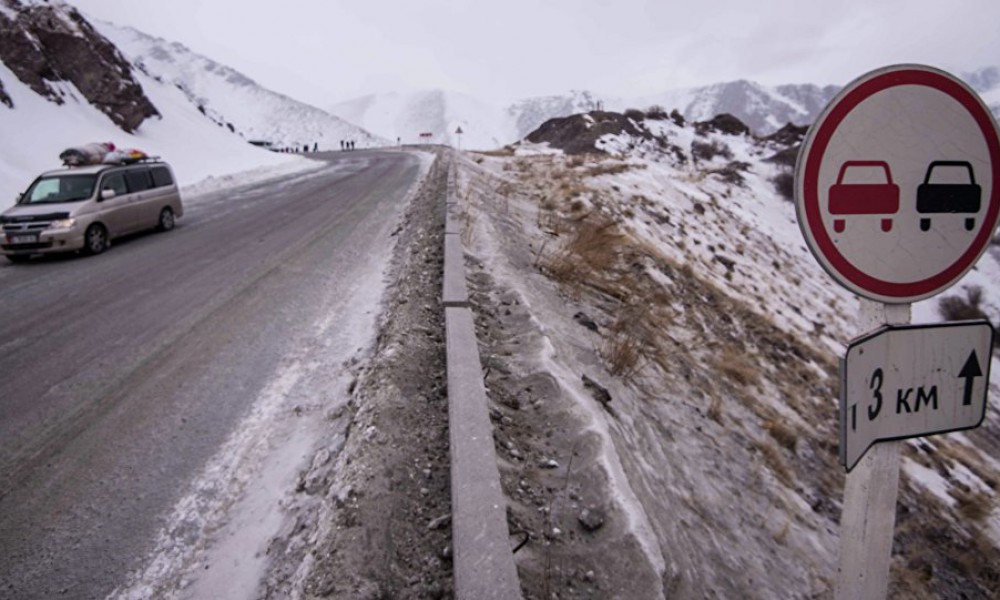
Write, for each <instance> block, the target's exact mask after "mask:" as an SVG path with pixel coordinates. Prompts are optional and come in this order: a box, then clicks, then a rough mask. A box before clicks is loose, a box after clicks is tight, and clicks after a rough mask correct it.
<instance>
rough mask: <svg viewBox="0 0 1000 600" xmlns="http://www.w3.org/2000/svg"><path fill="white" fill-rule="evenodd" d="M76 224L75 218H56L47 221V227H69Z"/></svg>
mask: <svg viewBox="0 0 1000 600" xmlns="http://www.w3.org/2000/svg"><path fill="white" fill-rule="evenodd" d="M73 225H76V219H56V220H55V221H52V222H51V223H49V229H69V228H70V227H72V226H73Z"/></svg>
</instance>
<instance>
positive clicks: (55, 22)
mask: <svg viewBox="0 0 1000 600" xmlns="http://www.w3.org/2000/svg"><path fill="white" fill-rule="evenodd" d="M0 61H2V62H3V63H4V64H5V65H7V66H8V68H10V70H11V71H12V72H13V73H14V75H15V76H16V77H17V78H18V79H19V80H20V81H21V82H23V83H25V84H27V85H28V86H30V87H31V89H32V90H34V91H35V92H36V93H38V94H39V95H41V96H43V97H45V98H47V99H48V100H49V101H51V102H54V103H56V104H62V103H64V102H65V101H66V100H67V95H68V94H70V93H71V92H70V91H68V90H67V89H66V88H65V87H63V86H61V85H60V84H61V83H62V82H68V83H71V84H72V85H73V86H74V87H75V88H76V89H77V90H78V91H79V92H80V94H82V95H83V97H84V98H85V99H86V100H87V101H88V102H89V103H90V104H91V105H93V106H94V107H96V108H97V109H99V110H100V111H101V112H102V113H104V114H105V115H107V116H108V118H110V119H111V120H112V121H113V122H114V123H115V124H116V125H118V127H120V128H121V129H122V130H124V131H126V132H132V131H135V130H136V129H137V128H138V127H139V125H140V124H142V122H143V121H145V120H146V119H148V118H149V117H152V116H157V115H159V112H158V111H157V109H156V107H155V106H153V103H152V102H150V100H149V99H148V98H147V97H146V95H145V93H144V92H143V90H142V87H141V86H140V85H139V84H138V83H137V82H136V80H135V78H134V77H133V74H132V66H131V65H130V64H129V62H128V61H127V60H126V59H125V58H124V57H123V56H122V55H121V53H120V52H118V50H117V49H116V48H115V46H114V45H113V44H112V43H111V42H109V41H108V40H107V38H105V37H104V36H102V35H101V34H100V33H98V32H97V31H95V30H94V28H93V27H91V26H90V24H89V23H88V22H87V20H86V19H84V18H83V16H81V15H80V13H79V12H78V11H77V10H76V9H75V8H73V7H71V6H68V5H66V4H62V3H55V4H49V3H42V2H34V1H23V2H22V1H19V0H0ZM0 102H3V103H4V104H6V105H7V107H8V108H13V101H12V100H11V98H10V96H9V95H8V94H7V93H6V92H4V90H3V82H0Z"/></svg>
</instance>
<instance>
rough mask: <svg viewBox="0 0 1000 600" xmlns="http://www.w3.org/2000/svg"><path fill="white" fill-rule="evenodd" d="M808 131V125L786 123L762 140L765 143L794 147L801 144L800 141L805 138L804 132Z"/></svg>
mask: <svg viewBox="0 0 1000 600" xmlns="http://www.w3.org/2000/svg"><path fill="white" fill-rule="evenodd" d="M808 131H809V126H808V125H795V124H794V123H786V124H785V126H784V127H782V128H781V129H779V130H777V131H775V132H774V133H772V134H771V135H768V136H764V137H763V138H761V139H763V140H764V141H766V142H775V143H777V144H782V145H784V146H794V145H796V144H801V143H802V140H803V139H805V137H806V132H808Z"/></svg>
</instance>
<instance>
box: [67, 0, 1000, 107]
mask: <svg viewBox="0 0 1000 600" xmlns="http://www.w3.org/2000/svg"><path fill="white" fill-rule="evenodd" d="M69 2H70V4H73V5H75V6H77V7H78V8H80V9H81V10H82V11H83V12H84V13H85V14H87V15H89V16H92V17H95V18H99V19H104V20H108V21H112V22H114V23H117V24H120V25H131V26H133V27H135V28H137V29H139V30H142V31H144V32H146V33H149V34H152V35H156V36H159V37H163V38H166V39H168V40H172V41H178V42H181V43H183V44H184V45H186V46H188V47H189V48H191V49H192V50H194V51H195V52H198V53H200V54H203V55H205V56H207V57H209V58H212V59H214V60H216V61H218V62H220V63H223V64H226V65H228V66H231V67H233V68H235V69H237V70H238V71H241V72H243V73H244V74H245V75H247V76H249V77H251V78H252V79H255V80H256V81H257V82H258V83H260V84H262V85H264V86H266V87H268V88H271V89H273V90H275V91H278V92H281V93H284V94H287V95H289V96H292V97H294V98H296V99H299V100H302V101H305V102H309V103H311V104H314V105H317V106H320V107H328V106H330V105H332V104H334V103H336V102H338V101H341V100H347V99H351V98H354V97H357V96H361V95H364V94H367V93H371V92H378V91H412V90H415V89H427V88H446V89H452V90H456V91H460V92H466V93H471V94H473V95H476V96H480V97H493V98H497V99H500V100H504V101H508V100H513V99H517V98H524V97H530V96H539V95H547V94H558V93H565V92H567V91H569V90H570V89H587V90H592V91H596V92H600V93H603V94H608V95H612V96H619V97H634V96H642V95H647V94H653V93H657V92H661V91H664V90H667V89H671V88H676V87H687V86H691V85H702V84H708V83H716V82H719V81H729V80H733V79H751V80H755V81H758V82H761V83H765V84H777V83H818V84H827V83H836V84H845V83H847V82H849V81H850V80H851V79H853V78H854V77H857V76H859V75H861V74H863V73H865V72H866V71H869V70H871V69H873V68H876V67H881V66H886V65H889V64H895V63H900V62H919V63H925V64H929V65H932V66H936V67H939V68H943V69H945V70H948V71H952V72H955V73H960V72H964V71H971V70H974V69H978V68H980V67H983V66H991V65H998V64H1000V32H998V26H1000V0H951V1H948V2H945V1H942V0H837V1H830V0H745V1H736V0H728V1H721V0H688V1H686V2H676V1H673V0H662V1H658V2H643V1H640V0H573V1H570V0H554V1H546V0H495V1H490V2H484V1H483V0H466V1H459V0H349V1H340V0H278V1H275V0H269V1H267V2H264V1H262V0H69Z"/></svg>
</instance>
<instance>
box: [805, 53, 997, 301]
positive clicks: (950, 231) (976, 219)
mask: <svg viewBox="0 0 1000 600" xmlns="http://www.w3.org/2000/svg"><path fill="white" fill-rule="evenodd" d="M795 184H796V210H797V212H798V217H799V226H800V227H801V228H802V232H803V235H804V236H805V238H806V241H807V243H808V245H809V248H810V250H812V252H813V254H814V255H815V256H816V258H817V260H818V261H819V262H820V264H821V265H823V267H824V268H825V269H826V270H827V272H829V273H830V274H831V275H832V276H833V277H834V278H835V279H837V280H838V281H839V282H840V283H841V284H843V285H844V286H845V287H847V288H848V289H850V290H851V291H853V292H855V293H857V294H859V295H862V296H865V297H867V298H871V299H873V300H877V301H881V302H889V303H908V302H914V301H916V300H920V299H923V298H927V297H930V296H933V295H934V294H937V293H938V292H940V291H942V290H944V289H946V288H947V287H949V286H950V285H952V284H953V283H955V281H957V280H958V279H959V278H960V277H961V276H962V275H964V274H965V272H966V271H967V270H968V269H970V268H971V267H972V265H973V264H974V263H975V262H976V260H977V259H978V258H979V256H980V255H981V254H982V253H983V251H985V249H986V247H987V246H988V245H989V242H990V239H991V238H992V235H993V232H994V231H995V230H996V227H997V222H998V218H1000V134H998V129H997V125H996V122H995V121H994V120H993V117H992V115H991V113H990V112H989V110H987V109H986V107H985V106H984V105H983V103H982V101H981V100H980V99H979V98H978V96H976V94H975V93H974V92H972V91H971V90H970V89H969V88H968V87H967V86H965V84H964V83H962V82H960V81H959V80H957V79H955V78H953V77H952V76H950V75H948V74H946V73H944V72H941V71H938V70H936V69H932V68H930V67H923V66H917V65H903V66H897V67H889V68H886V69H880V70H878V71H875V72H872V73H869V74H868V75H865V76H863V77H861V78H859V79H858V80H856V81H854V82H852V83H851V84H850V85H848V86H847V87H846V88H844V90H843V91H841V93H840V94H838V96H837V97H836V98H835V99H834V100H833V101H832V102H831V103H830V105H829V106H828V107H827V108H826V110H825V111H824V113H823V114H822V115H821V116H820V118H819V120H817V122H816V123H815V124H814V125H813V126H812V127H811V128H810V130H809V134H808V136H807V137H806V140H805V142H804V144H803V150H802V152H801V153H800V155H799V160H798V164H797V165H796V177H795Z"/></svg>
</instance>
